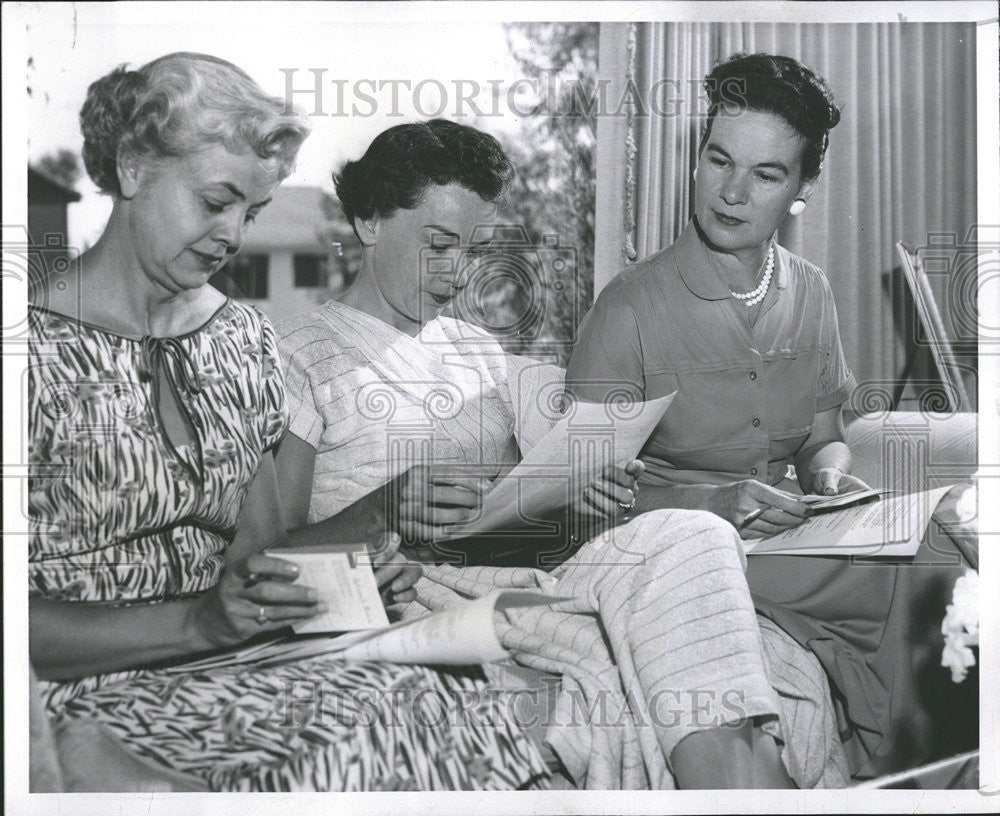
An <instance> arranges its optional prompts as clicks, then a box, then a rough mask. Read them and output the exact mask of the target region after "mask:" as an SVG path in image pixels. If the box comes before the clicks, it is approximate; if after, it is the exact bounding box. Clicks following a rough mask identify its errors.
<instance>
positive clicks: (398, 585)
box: [371, 533, 423, 606]
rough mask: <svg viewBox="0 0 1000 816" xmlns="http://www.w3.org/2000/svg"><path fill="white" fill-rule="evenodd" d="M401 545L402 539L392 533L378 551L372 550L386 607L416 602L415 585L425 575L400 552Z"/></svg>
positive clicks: (376, 578)
mask: <svg viewBox="0 0 1000 816" xmlns="http://www.w3.org/2000/svg"><path fill="white" fill-rule="evenodd" d="M400 543H401V540H400V537H399V536H398V535H397V534H396V533H390V534H389V535H386V536H384V537H383V539H382V542H381V545H380V546H379V548H378V549H373V550H371V559H372V566H373V567H374V570H375V580H376V581H377V582H378V587H379V593H380V594H381V595H382V603H383V604H385V605H386V606H391V605H392V604H399V603H408V602H409V601H413V600H416V597H417V592H416V590H415V589H413V585H414V584H415V583H417V580H418V579H419V578H420V576H421V575H422V574H423V567H421V566H420V564H415V563H413V562H412V561H408V560H407V559H406V558H405V557H403V556H402V555H401V554H400V553H399V552H398V550H399V545H400Z"/></svg>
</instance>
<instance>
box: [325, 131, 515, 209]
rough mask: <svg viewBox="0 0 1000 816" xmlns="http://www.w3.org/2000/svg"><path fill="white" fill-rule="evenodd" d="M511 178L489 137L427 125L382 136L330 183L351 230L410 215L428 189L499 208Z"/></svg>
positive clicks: (508, 166) (508, 165)
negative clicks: (450, 187) (440, 187)
mask: <svg viewBox="0 0 1000 816" xmlns="http://www.w3.org/2000/svg"><path fill="white" fill-rule="evenodd" d="M513 178H514V166H513V165H512V164H511V163H510V160H509V159H508V158H507V156H506V154H505V153H504V152H503V149H502V148H501V147H500V143H499V142H498V141H497V140H496V139H494V138H493V137H492V136H490V135H489V134H488V133H483V132H482V131H481V130H476V129H475V128H472V127H469V126H468V125H460V124H457V123H456V122H449V121H448V120H447V119H432V120H430V121H428V122H415V123H412V124H406V125H396V126H395V127H391V128H389V129H388V130H384V131H382V132H381V133H380V134H379V135H378V136H376V137H375V139H374V141H373V142H372V143H371V145H369V147H368V150H366V151H365V155H364V156H362V157H361V158H360V159H358V160H357V161H350V162H347V164H345V165H344V167H343V169H341V171H340V173H338V174H336V175H334V177H333V181H334V184H335V185H336V188H337V197H338V198H339V199H340V202H341V204H342V205H343V208H344V215H345V216H347V220H348V221H349V222H351V224H353V223H354V219H355V218H360V219H362V220H365V219H368V218H371V217H372V216H374V215H378V216H380V217H383V218H384V217H388V216H390V215H392V214H393V213H394V212H395V211H396V210H400V209H403V210H411V209H413V208H414V207H416V206H417V205H419V204H420V200H421V198H422V197H423V194H424V192H425V191H426V190H427V188H428V187H430V186H431V185H432V184H460V185H462V186H463V187H465V188H466V189H467V190H471V191H472V192H474V193H476V194H477V195H478V196H479V197H480V198H482V199H483V200H484V201H491V202H498V201H500V200H502V198H503V196H504V194H505V193H506V190H507V187H508V185H509V184H510V182H511V180H512V179H513Z"/></svg>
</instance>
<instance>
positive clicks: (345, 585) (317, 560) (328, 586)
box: [266, 545, 389, 635]
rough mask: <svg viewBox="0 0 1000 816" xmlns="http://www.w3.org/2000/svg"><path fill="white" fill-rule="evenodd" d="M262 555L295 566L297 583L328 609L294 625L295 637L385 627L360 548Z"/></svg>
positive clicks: (372, 575) (386, 621)
mask: <svg viewBox="0 0 1000 816" xmlns="http://www.w3.org/2000/svg"><path fill="white" fill-rule="evenodd" d="M266 554H267V555H273V556H274V557H275V558H283V559H285V560H286V561H291V562H293V563H294V564H295V565H296V566H298V568H299V578H298V583H300V584H305V585H306V586H310V587H312V588H313V589H315V590H316V592H317V593H318V594H319V599H320V601H322V602H323V603H325V604H326V605H327V607H328V610H327V612H326V614H324V615H321V616H320V617H318V618H312V619H310V620H308V621H305V622H304V623H299V624H296V625H295V627H294V629H295V631H296V632H297V633H298V634H300V635H305V634H310V633H313V632H351V631H354V630H355V629H373V628H376V627H379V626H387V625H388V624H389V618H387V617H386V614H385V607H384V606H383V605H382V598H381V596H380V595H379V593H378V583H377V582H376V581H375V573H374V571H373V570H372V567H371V564H370V563H369V562H368V561H367V559H366V558H365V555H364V551H363V547H362V546H361V545H358V546H357V547H354V548H351V551H347V549H346V548H345V549H340V548H337V549H328V550H324V551H320V552H316V551H310V550H305V549H295V548H291V547H288V548H285V547H281V548H275V549H272V550H268V551H267V553H266Z"/></svg>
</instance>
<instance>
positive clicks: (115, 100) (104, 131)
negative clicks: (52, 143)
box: [80, 52, 310, 195]
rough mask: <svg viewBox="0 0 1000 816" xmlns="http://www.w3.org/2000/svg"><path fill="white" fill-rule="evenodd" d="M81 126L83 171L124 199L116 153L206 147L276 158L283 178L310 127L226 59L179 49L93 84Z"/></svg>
mask: <svg viewBox="0 0 1000 816" xmlns="http://www.w3.org/2000/svg"><path fill="white" fill-rule="evenodd" d="M80 129H81V131H83V163H84V165H85V166H86V168H87V173H88V174H89V175H90V177H91V178H92V179H93V180H94V183H95V184H96V185H97V186H98V187H99V188H100V190H101V192H103V193H109V194H111V195H121V188H120V187H119V186H118V157H119V155H120V154H121V153H123V152H129V153H132V154H134V155H137V156H156V157H164V156H183V155H186V154H188V153H191V152H194V151H196V150H199V149H201V148H203V147H205V146H206V145H207V144H211V143H218V144H222V145H224V146H225V147H226V148H227V149H228V150H231V151H233V152H241V151H243V150H246V149H247V148H249V149H250V150H253V151H254V152H255V153H256V154H257V155H258V156H260V157H261V158H262V159H274V160H275V161H277V163H278V177H279V178H280V179H284V178H285V177H286V176H288V174H289V173H291V171H292V167H293V164H294V161H295V155H296V153H297V152H298V149H299V147H300V146H301V144H302V142H303V140H304V139H305V138H306V136H308V135H309V129H310V124H309V120H308V119H307V118H306V117H305V116H304V115H303V114H302V113H300V112H298V111H296V110H295V109H293V108H291V107H290V106H288V105H286V104H285V102H284V100H282V99H280V98H278V97H272V96H269V95H268V94H266V93H265V92H264V91H263V90H262V89H261V87H260V86H259V85H258V84H257V83H256V82H254V81H253V79H251V78H250V77H249V76H248V75H247V74H246V72H244V71H243V70H242V69H240V68H237V67H236V66H235V65H233V64H232V63H231V62H226V61H225V60H222V59H219V58H218V57H212V56H209V55H208V54H195V53H189V52H178V53H175V54H167V55H166V56H163V57H160V58H158V59H155V60H153V61H152V62H150V63H148V64H146V65H144V66H143V67H142V68H139V69H138V70H136V71H130V70H128V68H127V67H126V66H124V65H122V66H120V67H118V68H115V70H113V71H112V72H111V73H109V74H107V75H106V76H103V77H101V78H100V79H98V80H97V81H96V82H94V83H92V84H91V86H90V87H89V88H88V89H87V99H86V101H85V102H84V103H83V107H82V108H81V109H80Z"/></svg>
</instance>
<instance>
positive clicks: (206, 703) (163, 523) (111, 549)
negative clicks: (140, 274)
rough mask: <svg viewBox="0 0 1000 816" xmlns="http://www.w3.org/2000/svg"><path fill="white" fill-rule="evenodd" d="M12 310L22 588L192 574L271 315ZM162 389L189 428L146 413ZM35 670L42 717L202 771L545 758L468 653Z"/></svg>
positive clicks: (157, 594) (320, 774) (522, 771)
mask: <svg viewBox="0 0 1000 816" xmlns="http://www.w3.org/2000/svg"><path fill="white" fill-rule="evenodd" d="M29 322H30V347H29V355H30V359H29V370H28V378H29V413H28V417H29V423H30V424H29V439H30V442H29V445H30V463H31V467H32V475H31V478H30V484H29V515H30V522H31V536H30V544H29V548H30V551H29V585H30V592H31V594H32V595H33V596H36V597H43V598H48V599H52V600H61V601H68V602H77V603H156V602H161V601H168V600H171V599H177V598H182V597H185V596H190V595H194V594H197V593H200V592H204V591H206V590H208V589H210V588H211V587H212V586H214V585H215V584H216V583H217V581H218V580H219V578H220V576H221V573H222V569H223V563H224V553H225V550H226V547H227V546H228V544H229V543H230V541H231V540H232V538H233V535H234V533H235V527H236V523H237V518H238V516H239V511H240V507H241V505H242V503H243V499H244V497H245V495H246V492H247V489H248V487H249V485H250V482H251V480H252V478H253V475H254V473H255V472H256V469H257V467H258V464H259V462H260V460H261V457H262V455H263V453H264V452H265V451H266V450H268V449H269V448H271V447H272V446H273V445H275V444H276V443H277V442H278V441H279V440H280V438H281V436H282V434H283V433H284V431H285V428H286V426H287V421H288V417H287V408H286V405H285V391H284V385H283V382H282V376H281V368H280V363H279V359H278V354H277V350H276V345H275V337H274V332H273V329H272V328H271V325H270V323H269V322H268V321H267V320H266V318H264V317H263V316H262V315H261V314H260V313H259V312H258V311H256V310H255V309H254V308H252V307H250V306H247V305H244V304H240V303H237V302H235V301H227V302H226V303H225V304H224V305H223V306H222V307H221V308H220V309H219V310H218V311H217V312H216V313H215V315H214V316H213V317H212V318H211V319H210V320H209V321H208V322H207V323H206V324H205V325H203V326H202V327H200V328H199V329H197V330H196V331H193V332H191V333H189V334H185V335H182V336H177V337H169V338H151V337H144V338H136V337H125V336H121V335H117V334H114V333H112V332H109V331H106V330H104V329H101V328H98V327H96V326H91V325H88V324H86V323H83V322H80V321H78V320H73V319H70V318H68V317H65V316H62V315H59V314H55V313H52V312H49V311H46V310H44V309H39V308H31V309H30V312H29ZM164 388H169V389H170V391H171V392H172V395H173V399H174V400H175V403H176V404H177V406H178V408H179V413H180V414H181V415H182V417H183V421H184V423H185V425H186V426H187V428H188V431H189V435H188V438H189V440H190V442H189V443H186V444H175V443H173V442H171V438H170V436H169V435H168V434H167V433H166V431H165V430H164V422H163V418H162V416H161V411H160V408H159V407H158V406H160V405H162V404H163V403H162V396H163V394H162V389H164ZM158 391H159V392H160V393H159V394H158ZM43 685H44V687H45V693H46V699H47V706H48V711H49V714H50V716H52V717H54V718H55V719H57V720H58V719H59V718H68V717H86V718H93V719H96V720H98V721H99V722H100V723H102V724H103V725H104V726H106V727H107V728H109V729H110V730H111V731H113V732H114V733H115V734H116V735H117V736H119V737H120V738H121V739H122V740H124V742H125V743H126V744H127V745H128V746H129V747H130V748H131V749H133V750H135V751H136V752H137V753H138V754H140V755H142V756H144V757H146V758H147V759H151V760H154V761H156V762H160V763H162V764H163V765H165V766H167V767H169V768H171V769H173V770H175V771H180V772H183V773H188V774H194V775H197V776H199V777H201V778H202V779H203V780H204V781H205V782H206V783H207V784H208V785H209V786H210V787H211V788H212V789H216V790H378V789H423V790H431V789H458V790H461V789H491V788H504V789H509V788H517V787H519V786H522V785H524V784H526V783H528V782H529V781H530V780H533V779H536V778H538V777H539V775H540V774H542V773H544V770H545V766H544V763H543V760H542V759H541V755H540V753H539V750H538V748H537V746H536V745H535V744H534V743H532V742H531V741H530V740H529V739H528V738H527V737H526V736H525V735H524V734H523V733H522V732H521V730H520V729H519V728H518V726H517V725H516V724H515V723H514V722H513V721H512V720H511V718H510V716H509V713H508V711H507V709H506V708H505V703H504V700H503V698H502V695H497V694H493V693H490V692H489V691H488V689H486V687H485V683H484V681H483V679H482V677H481V674H479V673H478V672H477V671H475V670H471V669H470V670H456V671H437V670H433V669H431V668H428V667H422V666H399V665H389V664H374V663H355V664H350V663H347V662H345V661H343V660H337V659H332V658H316V659H312V660H306V661H299V662H297V663H293V664H287V665H284V666H278V667H274V668H269V669H265V670H245V669H238V668H237V669H232V668H231V669H225V670H215V671H207V672H198V673H191V674H167V673H165V672H162V671H155V670H138V671H131V672H120V673H116V674H114V675H104V676H100V677H89V678H84V679H83V680H80V681H75V682H70V683H46V684H43Z"/></svg>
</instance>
